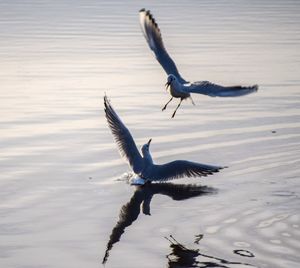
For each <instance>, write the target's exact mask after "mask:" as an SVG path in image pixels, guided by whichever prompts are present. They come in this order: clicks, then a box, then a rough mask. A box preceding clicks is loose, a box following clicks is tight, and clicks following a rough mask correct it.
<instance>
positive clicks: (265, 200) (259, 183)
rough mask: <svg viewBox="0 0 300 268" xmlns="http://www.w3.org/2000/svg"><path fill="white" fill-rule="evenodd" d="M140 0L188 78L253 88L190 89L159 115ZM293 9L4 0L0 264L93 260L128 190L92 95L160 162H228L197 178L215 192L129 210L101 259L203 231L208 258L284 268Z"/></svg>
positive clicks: (294, 233) (299, 20) (291, 233)
mask: <svg viewBox="0 0 300 268" xmlns="http://www.w3.org/2000/svg"><path fill="white" fill-rule="evenodd" d="M142 7H145V8H149V9H151V11H152V13H153V14H154V16H155V18H156V20H157V22H158V24H159V26H160V28H161V31H162V35H163V38H164V43H165V46H166V48H167V50H168V52H169V53H170V55H171V56H172V57H173V58H174V60H175V62H176V63H177V66H178V68H179V70H180V72H181V73H182V75H183V76H184V77H185V78H186V79H190V80H192V81H193V80H210V81H212V82H216V83H221V84H228V85H230V84H259V86H260V90H259V92H258V93H257V94H255V95H251V96H247V97H244V98H238V99H226V100H224V99H215V98H208V97H205V96H194V100H195V102H196V106H195V107H193V106H192V105H191V104H190V103H189V102H184V103H183V104H182V109H181V110H179V111H178V114H177V118H175V120H170V116H171V111H172V109H173V107H172V106H171V107H170V111H165V112H163V113H162V112H161V106H162V105H163V104H164V103H165V102H166V101H167V100H168V98H169V96H168V95H167V93H166V92H165V91H164V87H163V85H164V83H165V80H166V77H165V74H164V72H163V70H162V69H161V67H160V66H159V64H158V63H157V62H156V60H155V58H154V56H153V55H152V53H151V52H150V50H149V48H148V46H147V44H146V42H145V40H144V37H143V36H142V33H141V31H140V28H139V24H138V10H139V9H140V8H142ZM299 14H300V5H299V4H298V2H297V1H280V0H277V1H272V2H270V1H251V2H249V1H184V3H183V2H182V1H164V2H163V3H161V1H152V2H151V3H147V2H146V1H126V2H124V1H92V0H88V1H79V0H78V1H71V0H63V1H48V0H44V1H36V0H29V1H18V0H13V1H6V0H4V1H1V3H0V55H1V61H0V95H1V98H0V100H1V105H0V111H1V119H0V127H1V132H0V136H1V137H0V140H1V142H0V148H1V151H0V167H1V179H0V187H1V191H0V200H1V204H0V215H1V220H0V226H1V228H0V229H1V239H0V241H1V242H0V247H1V250H0V264H1V267H2V266H3V267H18V266H19V265H20V264H21V263H22V265H25V266H26V265H27V266H44V265H46V264H47V265H49V266H53V267H65V266H66V265H65V264H66V263H68V264H69V265H70V266H71V265H72V264H73V266H74V265H76V266H81V267H87V266H88V267H98V266H99V263H100V262H101V261H99V258H100V257H99V256H100V255H101V254H102V253H103V252H105V248H106V243H107V238H108V236H109V234H110V232H111V229H112V226H114V224H115V222H116V215H117V213H118V211H119V209H120V206H121V204H124V203H125V202H128V199H129V196H130V195H131V192H132V191H133V189H132V188H130V187H129V186H128V185H127V184H125V183H124V182H118V181H116V180H115V178H117V177H119V176H120V174H123V172H125V171H127V166H126V164H125V163H124V162H123V161H122V160H121V159H120V157H119V155H118V152H117V151H116V147H115V144H114V143H113V140H112V137H111V135H110V132H109V130H108V128H107V125H106V122H105V119H104V114H103V103H102V98H103V95H104V92H106V93H107V95H108V96H109V97H110V98H111V100H112V103H113V106H114V107H115V109H116V110H117V112H118V113H119V114H120V116H121V118H122V120H123V121H124V122H125V123H126V125H127V126H128V127H129V129H130V131H131V132H132V134H133V136H134V137H135V139H136V141H137V143H138V144H139V145H140V144H142V143H144V142H146V141H147V140H148V139H149V138H153V145H152V150H153V155H154V158H155V160H156V161H157V162H159V163H163V162H167V161H170V160H174V159H177V158H179V155H180V158H182V159H190V160H194V161H199V162H204V163H212V164H215V163H217V164H220V165H226V166H229V168H228V169H226V170H224V171H222V172H221V173H220V174H218V175H216V176H212V177H210V178H207V179H205V184H207V185H209V186H211V187H214V188H217V189H218V190H219V191H218V194H217V195H213V196H203V197H201V198H197V197H196V198H193V199H188V200H185V201H184V202H180V203H178V202H173V201H172V200H169V199H168V198H164V196H161V195H159V196H157V197H156V198H155V199H154V200H153V203H152V210H153V211H154V212H155V213H153V215H152V216H151V217H143V215H140V216H139V220H138V221H136V222H135V224H134V225H133V226H131V228H128V231H126V234H125V235H124V236H123V237H122V241H121V242H122V243H121V242H120V243H118V244H117V245H116V246H115V247H114V249H113V254H112V255H111V258H110V259H109V262H108V264H107V265H110V267H118V266H120V264H123V263H128V265H130V267H137V266H138V265H140V264H143V265H146V266H145V267H161V266H162V265H165V262H166V259H165V256H166V255H168V254H169V245H168V243H167V241H165V239H164V238H163V237H164V236H168V235H169V234H172V235H174V237H176V239H178V241H182V243H183V244H187V243H190V241H189V239H188V237H192V236H193V235H195V234H198V233H203V234H204V235H205V239H203V240H202V241H201V250H204V251H205V252H206V253H207V255H210V256H218V258H220V259H224V260H229V259H230V260H232V261H236V262H240V263H244V262H247V263H250V264H252V265H255V266H258V267H260V266H264V267H272V268H273V267H295V266H296V265H297V263H299V257H298V252H299V248H300V245H299V240H300V233H299V219H300V215H299V211H298V210H299V182H298V181H297V180H298V177H299V168H298V167H299V151H300V147H299V144H300V141H299V135H300V134H299V133H300V132H299V124H300V120H299V119H300V111H299V109H300V99H299V97H300V94H299V86H300V80H299V62H300V49H299V48H300V38H299V36H300V34H299V31H300V30H299V25H300V15H299ZM145 100H146V101H145ZM175 105H176V104H175V103H174V104H173V106H175ZM149 122H151V123H149ZM198 181H199V180H198V179H193V180H181V181H179V183H189V182H190V183H197V182H198ZM142 238H143V239H142ZM153 245H155V246H153ZM187 247H188V245H187ZM236 249H240V250H248V251H249V252H252V253H253V254H254V255H255V258H252V259H246V261H245V257H243V256H238V255H236V254H235V255H233V250H236ZM201 252H202V251H201ZM28 256H29V257H28ZM31 256H32V258H31ZM53 256H58V257H59V260H58V259H56V258H53ZM231 257H232V258H231ZM149 258H151V262H149V263H148V264H145V263H144V262H143V260H144V259H149ZM62 263H63V264H62ZM229 266H230V265H229Z"/></svg>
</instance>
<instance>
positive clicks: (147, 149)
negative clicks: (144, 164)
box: [142, 139, 152, 155]
mask: <svg viewBox="0 0 300 268" xmlns="http://www.w3.org/2000/svg"><path fill="white" fill-rule="evenodd" d="M151 141H152V139H150V140H149V141H148V142H147V143H146V144H144V145H143V147H142V153H143V155H145V154H147V153H149V147H150V143H151Z"/></svg>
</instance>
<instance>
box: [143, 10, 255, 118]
mask: <svg viewBox="0 0 300 268" xmlns="http://www.w3.org/2000/svg"><path fill="white" fill-rule="evenodd" d="M139 13H140V24H141V29H142V32H143V34H144V36H145V38H146V41H147V43H148V45H149V47H150V49H151V50H152V51H153V52H154V54H155V57H156V59H157V60H158V62H159V63H160V65H161V66H162V67H163V69H164V70H165V72H166V73H167V75H168V78H167V83H166V84H165V86H166V90H168V91H169V93H170V95H171V99H170V100H169V101H168V102H167V103H166V104H165V105H164V107H163V108H162V111H164V110H165V109H166V108H167V106H168V104H169V103H170V102H171V101H172V100H173V98H179V99H180V102H179V104H178V105H177V107H176V109H175V111H174V112H173V114H172V118H173V117H174V116H175V114H176V111H177V109H178V108H179V106H180V105H181V102H182V101H183V100H184V99H188V98H189V99H191V101H192V103H193V104H194V102H193V100H192V98H191V93H198V94H203V95H208V96H210V97H238V96H243V95H248V94H251V93H253V92H256V91H257V90H258V86H257V85H253V86H221V85H217V84H214V83H211V82H209V81H198V82H188V81H186V80H185V79H184V78H183V77H182V76H181V75H180V74H179V72H178V69H177V67H176V64H175V63H174V61H173V60H172V58H171V57H170V56H169V54H168V52H167V50H166V49H165V47H164V44H163V40H162V36H161V32H160V29H159V27H158V25H157V23H156V21H155V19H154V18H153V15H152V14H151V13H150V10H145V9H144V8H143V9H141V10H140V12H139ZM194 105H195V104H194Z"/></svg>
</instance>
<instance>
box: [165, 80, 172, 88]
mask: <svg viewBox="0 0 300 268" xmlns="http://www.w3.org/2000/svg"><path fill="white" fill-rule="evenodd" d="M170 85H171V83H170V82H169V81H167V83H166V84H165V87H166V90H167V89H168V87H169V86H170Z"/></svg>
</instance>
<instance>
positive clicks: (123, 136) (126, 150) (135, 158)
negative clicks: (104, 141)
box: [104, 96, 143, 174]
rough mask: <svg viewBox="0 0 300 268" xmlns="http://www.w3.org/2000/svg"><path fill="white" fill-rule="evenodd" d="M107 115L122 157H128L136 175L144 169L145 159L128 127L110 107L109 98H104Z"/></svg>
mask: <svg viewBox="0 0 300 268" xmlns="http://www.w3.org/2000/svg"><path fill="white" fill-rule="evenodd" d="M104 106H105V109H104V111H105V115H106V119H107V122H108V125H109V127H110V129H111V132H112V134H113V136H114V138H115V141H116V143H117V145H118V148H119V151H120V153H121V155H122V156H124V157H126V159H127V160H128V161H129V164H130V166H131V167H132V169H133V171H134V172H135V173H137V174H138V173H139V172H141V171H142V169H143V159H142V157H141V155H140V153H139V151H138V149H137V147H136V144H135V142H134V140H133V138H132V136H131V134H130V132H129V130H128V129H127V128H126V126H125V125H124V124H123V122H122V121H121V119H120V118H119V116H118V115H117V113H116V112H115V111H114V109H113V108H112V106H111V105H110V103H109V101H108V99H107V97H106V96H105V97H104Z"/></svg>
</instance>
